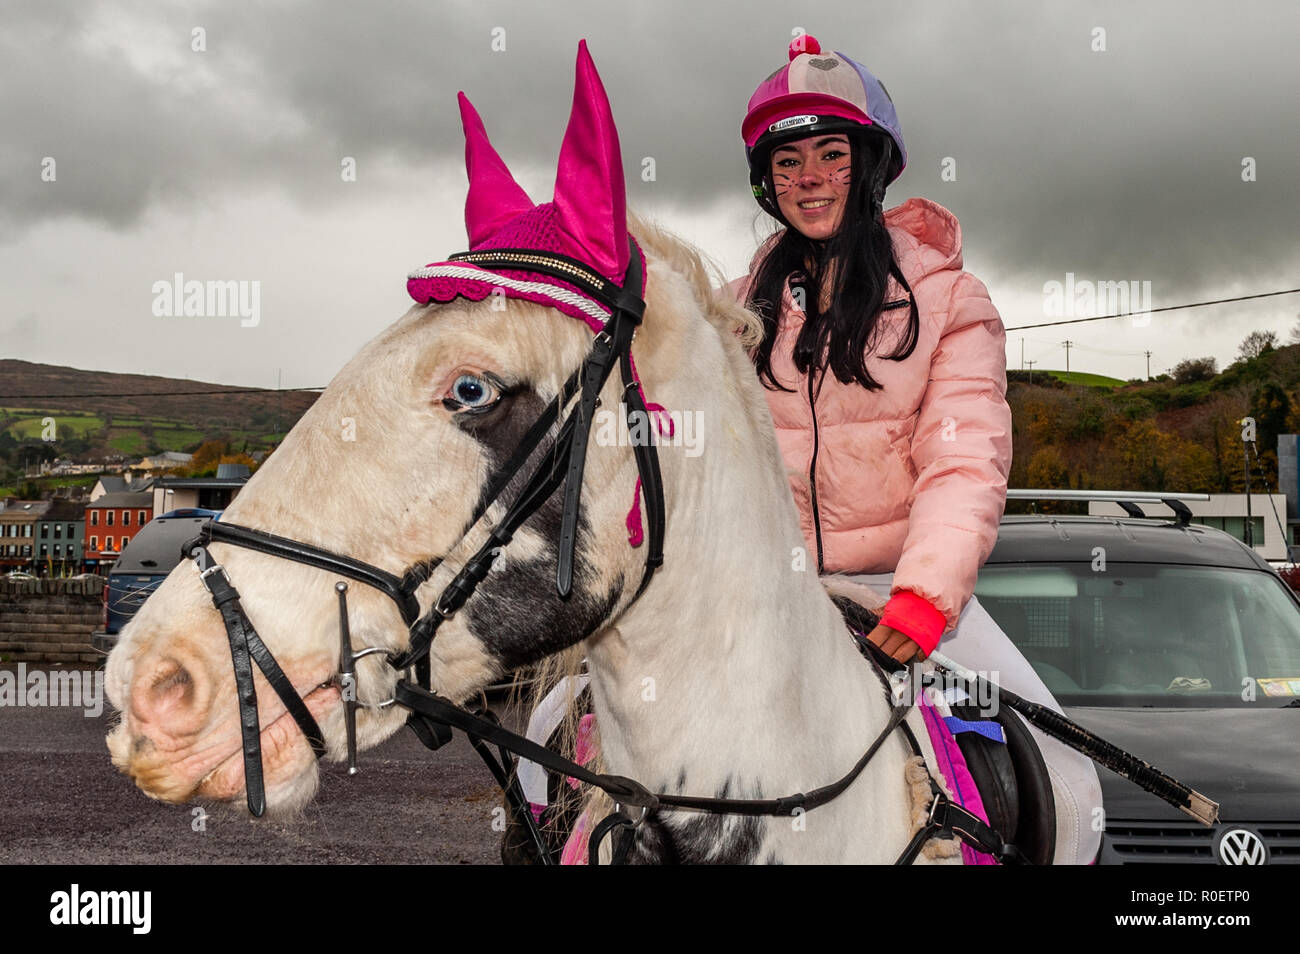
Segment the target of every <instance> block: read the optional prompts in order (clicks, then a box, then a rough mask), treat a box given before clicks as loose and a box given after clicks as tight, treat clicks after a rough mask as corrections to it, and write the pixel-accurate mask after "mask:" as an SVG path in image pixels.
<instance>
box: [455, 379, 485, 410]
mask: <svg viewBox="0 0 1300 954" xmlns="http://www.w3.org/2000/svg"><path fill="white" fill-rule="evenodd" d="M451 396H452V397H453V398H455V399H456V401H458V402H459V403H461V404H463V405H465V406H466V407H482V406H483V405H485V404H488V403H489V402H490V400H491V397H492V386H491V385H490V384H488V383H487V382H486V381H484V380H483V379H482V378H479V377H475V376H474V375H472V374H462V375H461V376H460V377H458V378H457V379H456V380H455V382H454V383H453V384H452V386H451Z"/></svg>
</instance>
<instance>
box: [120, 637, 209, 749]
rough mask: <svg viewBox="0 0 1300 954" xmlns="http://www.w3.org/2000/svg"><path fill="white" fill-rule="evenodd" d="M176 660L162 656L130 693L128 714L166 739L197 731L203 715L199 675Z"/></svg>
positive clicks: (173, 657)
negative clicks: (158, 730)
mask: <svg viewBox="0 0 1300 954" xmlns="http://www.w3.org/2000/svg"><path fill="white" fill-rule="evenodd" d="M200 671H201V670H199V669H198V668H197V667H195V666H193V665H186V663H185V662H184V661H182V660H181V659H179V658H177V657H175V656H167V657H164V658H162V659H160V660H158V662H157V663H156V664H155V665H154V666H153V667H152V668H151V669H150V670H149V671H148V672H147V673H144V674H142V677H141V678H139V679H138V680H137V683H136V686H135V690H134V691H133V692H132V694H131V712H132V715H134V716H135V718H136V719H138V720H140V722H142V723H144V724H146V725H152V726H156V727H157V728H159V729H161V730H162V731H163V732H164V733H165V734H167V735H169V736H173V737H174V736H177V735H187V734H190V733H192V732H197V731H198V730H199V729H200V728H201V727H202V725H203V721H204V718H205V716H206V714H207V713H206V708H207V704H206V699H207V695H208V694H207V692H206V691H204V686H203V684H202V681H201V677H198V676H196V673H197V672H200Z"/></svg>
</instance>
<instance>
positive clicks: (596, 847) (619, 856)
mask: <svg viewBox="0 0 1300 954" xmlns="http://www.w3.org/2000/svg"><path fill="white" fill-rule="evenodd" d="M610 832H613V833H614V854H613V856H612V857H611V858H610V862H609V863H610V864H612V865H621V864H625V863H626V862H627V856H628V853H629V851H630V850H631V848H632V842H633V841H635V840H636V826H635V823H634V822H633V821H632V819H630V818H628V817H627V815H625V814H623V812H621V811H618V812H613V813H611V814H609V815H606V816H605V817H604V818H602V819H601V820H600V823H599V824H597V825H596V827H595V828H593V829H592V830H591V835H590V836H588V839H587V864H588V865H590V866H591V867H595V866H596V865H599V864H600V844H601V842H603V841H604V840H605V837H606V836H607V835H609V833H610Z"/></svg>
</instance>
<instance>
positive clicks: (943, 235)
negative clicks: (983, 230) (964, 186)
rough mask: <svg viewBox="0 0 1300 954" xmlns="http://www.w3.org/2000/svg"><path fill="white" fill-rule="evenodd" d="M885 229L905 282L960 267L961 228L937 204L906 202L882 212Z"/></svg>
mask: <svg viewBox="0 0 1300 954" xmlns="http://www.w3.org/2000/svg"><path fill="white" fill-rule="evenodd" d="M885 227H886V228H888V229H889V234H890V236H891V237H892V238H893V240H894V254H895V255H896V256H897V258H898V265H899V267H900V268H901V269H902V270H903V274H904V275H906V276H907V278H908V281H912V280H913V279H914V278H921V277H924V276H926V275H929V274H931V273H933V272H939V271H943V270H944V269H947V268H957V269H960V268H961V267H962V256H961V224H960V223H959V222H958V221H957V216H955V215H953V214H952V213H951V212H949V211H948V210H947V209H945V208H944V207H943V206H941V205H940V204H939V203H938V202H932V201H931V200H929V199H922V198H912V199H908V200H907V201H906V202H904V203H903V204H902V205H896V206H894V207H893V208H892V209H889V210H888V211H886V212H885Z"/></svg>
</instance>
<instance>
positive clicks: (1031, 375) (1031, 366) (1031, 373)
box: [1026, 361, 1038, 384]
mask: <svg viewBox="0 0 1300 954" xmlns="http://www.w3.org/2000/svg"><path fill="white" fill-rule="evenodd" d="M1026 363H1027V364H1028V365H1029V383H1030V384H1033V383H1034V365H1036V364H1037V363H1038V362H1037V361H1029V362H1026Z"/></svg>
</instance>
